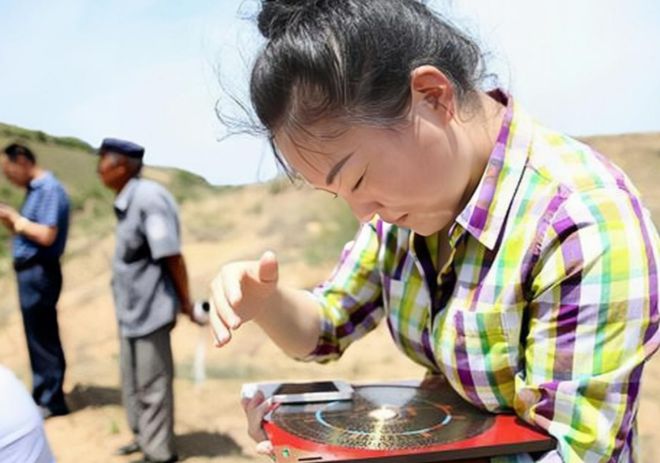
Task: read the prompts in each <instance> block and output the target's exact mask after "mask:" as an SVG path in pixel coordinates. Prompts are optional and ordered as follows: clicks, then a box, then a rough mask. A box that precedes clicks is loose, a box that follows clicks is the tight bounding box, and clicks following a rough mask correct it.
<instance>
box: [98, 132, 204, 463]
mask: <svg viewBox="0 0 660 463" xmlns="http://www.w3.org/2000/svg"><path fill="white" fill-rule="evenodd" d="M99 155H100V157H99V162H98V173H99V176H100V177H101V181H102V182H103V183H104V184H105V185H106V186H107V187H108V188H110V189H111V190H113V191H114V192H115V193H116V195H117V196H116V198H115V202H114V209H115V214H116V216H117V241H116V248H115V256H114V260H113V264H112V269H113V272H112V273H113V275H112V290H113V296H114V300H115V309H116V312H117V320H118V323H119V334H120V367H121V376H122V396H123V402H124V406H125V408H126V411H127V414H128V422H129V425H130V427H131V430H132V431H133V434H134V437H135V438H134V441H133V442H131V443H130V444H128V445H126V446H124V447H121V448H120V449H118V451H117V453H118V454H121V455H126V454H129V453H133V452H137V451H140V450H141V451H142V452H143V453H144V460H142V461H146V462H154V461H158V462H172V461H176V460H177V456H176V452H175V448H174V413H173V412H174V403H173V393H172V379H173V375H174V372H173V362H172V349H171V345H170V330H171V329H172V327H173V326H174V324H175V319H176V314H177V312H178V311H179V310H181V311H182V312H184V313H185V314H187V315H188V316H189V317H191V319H192V304H191V302H190V296H189V291H188V276H187V272H186V265H185V262H184V259H183V257H182V255H181V243H180V241H181V240H180V231H179V218H178V212H177V206H176V203H175V201H174V199H173V198H172V196H171V195H170V193H169V192H168V191H167V190H165V188H163V187H162V186H161V185H159V184H158V183H156V182H153V181H151V180H146V179H143V178H141V177H140V171H141V169H142V158H143V156H144V148H142V147H141V146H140V145H137V144H135V143H132V142H129V141H125V140H118V139H114V138H106V139H104V140H103V143H102V144H101V148H100V149H99Z"/></svg>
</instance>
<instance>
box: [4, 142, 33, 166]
mask: <svg viewBox="0 0 660 463" xmlns="http://www.w3.org/2000/svg"><path fill="white" fill-rule="evenodd" d="M3 152H4V153H5V154H6V155H7V157H8V158H9V160H10V161H11V162H16V160H17V159H18V157H19V156H23V157H24V158H25V159H27V160H28V161H30V162H31V163H32V164H36V162H37V157H36V156H35V155H34V153H33V152H32V150H30V148H28V147H27V146H25V145H21V144H20V143H12V144H11V145H7V146H6V147H5V149H4V150H3Z"/></svg>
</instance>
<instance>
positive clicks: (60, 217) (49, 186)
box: [13, 172, 69, 262]
mask: <svg viewBox="0 0 660 463" xmlns="http://www.w3.org/2000/svg"><path fill="white" fill-rule="evenodd" d="M21 215H22V216H23V217H26V218H27V219H28V220H30V221H32V222H36V223H39V224H42V225H47V226H49V227H57V236H56V237H55V241H54V242H53V244H51V245H50V246H41V245H39V244H37V243H35V242H34V241H32V240H30V239H28V238H26V237H25V236H23V235H20V234H17V235H15V236H14V240H13V243H14V245H13V258H14V260H15V261H19V262H21V261H27V260H30V259H34V258H37V259H49V260H54V259H59V258H60V256H61V255H62V253H63V252H64V247H65V246H66V237H67V234H68V230H69V197H68V196H67V194H66V191H65V190H64V187H63V186H62V184H61V183H60V182H59V181H58V180H57V179H56V178H55V176H54V175H53V174H52V173H50V172H46V173H45V174H44V175H43V176H42V177H39V178H37V179H34V180H32V181H31V182H30V184H29V185H28V188H27V194H26V196H25V201H24V202H23V205H22V207H21Z"/></svg>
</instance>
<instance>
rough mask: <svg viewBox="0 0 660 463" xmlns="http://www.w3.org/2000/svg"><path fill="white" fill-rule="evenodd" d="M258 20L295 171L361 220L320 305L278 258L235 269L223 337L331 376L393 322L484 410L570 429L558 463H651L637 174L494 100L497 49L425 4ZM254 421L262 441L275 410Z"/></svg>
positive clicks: (560, 436)
mask: <svg viewBox="0 0 660 463" xmlns="http://www.w3.org/2000/svg"><path fill="white" fill-rule="evenodd" d="M258 23H259V29H260V31H261V33H262V34H263V35H264V36H265V37H266V39H267V43H266V45H265V47H264V48H263V49H262V50H261V52H260V54H259V56H258V58H257V60H256V63H255V65H254V68H253V71H252V78H251V97H252V104H253V107H254V109H255V110H256V113H257V116H258V117H259V120H260V121H261V123H262V124H263V125H264V127H265V128H266V129H267V131H268V132H269V133H270V135H271V140H272V142H273V146H274V148H275V151H276V154H277V156H278V159H279V160H280V162H281V163H282V164H283V165H285V166H286V168H287V169H288V170H289V171H291V172H293V173H295V174H296V175H299V176H301V177H302V178H304V179H305V180H306V181H307V182H309V183H310V184H311V185H313V186H314V187H316V188H319V189H323V190H327V191H328V192H330V193H331V194H334V195H337V196H340V197H341V198H343V199H344V200H345V201H346V202H347V203H348V204H349V205H350V207H351V209H352V210H353V212H354V213H355V215H356V216H357V217H358V218H359V219H360V221H361V222H362V223H363V226H362V227H361V230H360V232H359V234H358V235H357V237H356V239H355V241H354V242H353V243H350V244H349V245H348V246H347V248H346V250H345V253H344V254H343V256H342V259H341V261H340V262H339V264H338V266H337V268H336V270H335V272H334V273H333V275H332V276H331V277H330V278H329V280H328V281H326V282H325V283H324V284H322V285H321V286H319V287H318V288H317V289H316V290H315V291H314V293H313V295H311V297H310V294H309V293H308V292H305V291H300V290H294V289H290V288H285V287H282V286H279V285H278V283H277V282H278V271H277V261H276V259H275V256H274V255H273V254H272V253H266V254H264V255H263V256H262V257H261V258H260V260H259V261H255V262H237V263H232V264H228V265H226V266H224V267H223V269H222V271H221V273H220V275H219V276H218V278H216V279H215V281H214V282H213V284H212V293H213V294H212V296H213V297H212V300H213V302H214V305H215V311H213V314H212V315H213V316H212V323H213V330H214V333H215V336H216V340H217V344H218V345H219V346H220V345H223V344H225V343H227V342H228V341H229V340H230V338H231V333H232V331H233V330H235V329H236V328H238V327H239V326H240V325H241V324H242V323H244V322H246V321H248V320H254V321H256V322H257V323H258V324H259V325H260V326H261V327H262V328H263V329H264V330H265V331H266V333H267V334H268V335H269V336H270V337H271V338H272V339H273V340H274V341H275V342H276V343H277V344H278V345H279V346H280V347H281V348H282V349H283V350H284V351H285V352H287V353H288V354H289V355H291V356H292V357H296V358H299V359H304V360H316V361H326V360H330V359H336V358H338V357H339V356H340V355H341V354H342V352H343V351H344V350H345V349H346V348H347V346H348V345H349V344H350V343H351V342H353V341H355V340H357V339H359V338H360V337H362V336H363V335H364V334H365V333H367V332H368V331H370V330H371V329H373V328H374V327H375V326H376V325H377V323H378V322H380V321H381V320H382V319H386V320H387V323H388V326H389V329H390V331H391V334H392V338H393V340H394V342H395V343H396V344H397V346H398V347H400V348H401V350H403V352H404V353H405V354H406V355H407V356H408V357H410V359H411V360H413V361H415V362H417V363H419V364H421V365H424V366H425V367H427V368H428V370H429V371H430V372H431V373H434V374H438V375H443V376H445V377H446V379H447V381H448V382H449V383H450V384H451V386H452V387H453V388H454V389H455V390H456V391H457V392H458V393H459V394H460V395H461V396H462V397H464V398H465V399H466V400H467V401H469V402H471V403H472V404H474V405H476V406H478V407H481V408H483V409H486V410H488V411H491V412H494V413H497V412H505V411H512V410H513V411H515V413H516V414H517V415H519V416H520V417H521V418H522V419H524V420H525V421H527V422H529V423H532V424H534V425H536V426H539V427H541V428H543V429H545V430H546V431H548V432H549V433H550V434H552V435H553V436H554V437H555V438H556V439H557V443H558V445H557V449H556V450H554V451H552V452H549V453H547V454H546V455H544V456H543V457H542V459H541V461H544V462H550V461H565V462H573V461H575V462H577V461H580V462H582V461H585V462H592V461H593V462H595V461H633V460H634V461H638V458H637V456H638V444H637V436H636V429H635V428H636V426H635V420H636V411H637V405H638V400H639V387H640V378H641V373H642V368H643V365H644V363H645V361H646V360H647V359H648V358H649V357H650V355H651V354H652V353H653V352H655V351H656V350H657V348H658V344H659V343H660V334H659V333H658V323H659V316H658V292H659V283H658V262H659V261H660V255H659V251H658V249H659V248H660V242H659V241H660V240H659V239H658V234H657V231H656V230H655V228H654V226H653V224H652V222H651V219H650V217H649V214H648V212H647V211H646V210H645V209H644V208H643V207H642V205H641V204H640V200H639V195H638V193H637V190H636V189H635V188H634V187H633V186H632V185H631V183H630V181H629V180H628V178H627V177H626V176H625V175H624V174H623V173H622V172H621V171H620V170H618V169H617V168H616V167H615V166H613V165H612V164H611V163H609V162H608V161H607V160H606V159H604V158H603V157H602V156H600V155H599V154H597V153H595V152H594V151H593V150H592V149H590V148H589V147H587V146H585V145H583V144H581V143H579V142H577V141H575V140H572V139H570V138H568V137H565V136H563V135H560V134H558V133H555V132H553V131H551V130H548V129H546V128H544V127H541V126H540V125H538V124H536V123H535V122H534V121H533V120H532V119H531V118H530V117H529V116H528V115H527V114H525V112H524V111H523V110H522V109H521V108H520V107H519V106H518V105H517V104H516V102H515V101H514V99H513V98H512V97H511V96H509V95H506V94H505V93H503V92H502V91H499V90H495V91H491V92H488V93H486V92H483V91H481V90H480V89H479V83H480V79H481V77H482V75H483V68H482V65H481V55H480V52H479V50H478V48H477V46H476V45H475V44H474V42H473V41H471V40H470V39H469V38H467V37H466V36H464V35H463V34H461V33H460V32H459V31H457V30H456V29H455V28H453V27H452V26H450V25H449V24H447V23H446V22H445V21H444V20H442V19H441V18H439V17H437V16H434V15H433V14H432V13H431V12H430V11H429V10H428V9H427V8H426V7H425V6H423V5H422V4H421V3H419V2H416V1H414V0H334V1H332V0H315V1H304V2H301V1H264V2H262V10H261V12H260V14H259V17H258ZM292 334H293V335H292ZM244 407H245V409H246V412H247V414H248V420H249V423H250V433H251V435H252V437H253V438H255V439H257V440H264V439H265V435H264V434H263V432H262V431H261V430H260V428H259V423H260V420H261V418H262V417H263V414H264V413H265V411H266V409H267V407H268V402H267V401H264V400H263V397H261V396H258V397H255V398H254V399H253V400H251V401H248V402H246V403H244ZM261 446H262V450H267V447H268V444H267V443H262V444H261ZM514 460H516V461H530V460H531V457H530V456H529V455H518V456H517V457H516V458H514ZM498 461H503V460H502V459H500V460H498Z"/></svg>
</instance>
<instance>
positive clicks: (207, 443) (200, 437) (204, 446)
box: [176, 431, 242, 459]
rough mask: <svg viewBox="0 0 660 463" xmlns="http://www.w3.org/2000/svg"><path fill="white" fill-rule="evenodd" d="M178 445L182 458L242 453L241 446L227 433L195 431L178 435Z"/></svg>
mask: <svg viewBox="0 0 660 463" xmlns="http://www.w3.org/2000/svg"><path fill="white" fill-rule="evenodd" d="M176 447H177V450H178V453H179V456H180V457H181V459H185V458H188V457H222V456H227V455H240V454H241V453H242V450H241V447H240V446H239V445H238V444H237V443H236V441H234V439H232V438H231V437H230V436H228V435H227V434H220V433H217V432H207V431H194V432H189V433H187V434H181V435H179V436H177V438H176Z"/></svg>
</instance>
